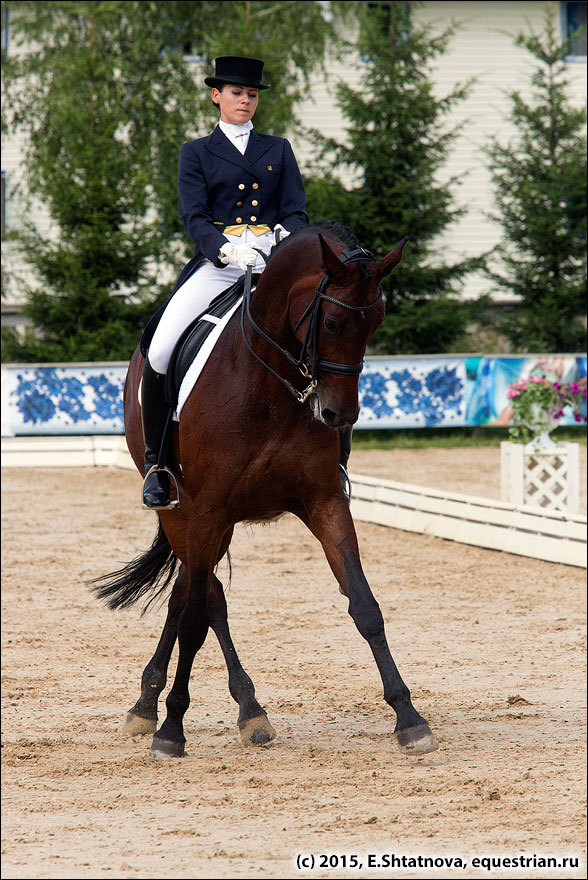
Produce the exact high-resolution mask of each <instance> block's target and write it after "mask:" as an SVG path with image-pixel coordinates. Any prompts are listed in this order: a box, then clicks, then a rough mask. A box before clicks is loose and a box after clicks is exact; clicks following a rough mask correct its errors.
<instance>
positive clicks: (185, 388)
mask: <svg viewBox="0 0 588 880" xmlns="http://www.w3.org/2000/svg"><path fill="white" fill-rule="evenodd" d="M242 302H243V297H242V296H241V297H239V299H238V300H237V302H236V303H235V305H234V306H232V307H231V308H230V309H229V311H228V312H227V313H226V315H223V317H222V318H216V317H215V316H214V315H202V317H201V320H202V321H210V322H211V323H212V324H216V326H215V328H214V330H212V331H211V332H210V333H209V334H208V336H207V337H206V339H205V340H204V342H203V344H202V346H201V348H200V350H199V351H198V353H197V354H196V357H195V358H194V360H193V361H192V364H191V366H190V368H189V370H188V372H187V373H186V375H185V376H184V379H183V381H182V384H181V386H180V392H179V394H178V405H177V408H176V411H175V413H174V419H175V421H176V422H179V420H180V414H181V412H182V407H183V406H184V404H185V402H186V401H187V399H188V397H189V395H190V392H191V391H192V389H193V388H194V385H195V384H196V381H197V379H198V377H199V376H200V373H201V372H202V370H203V369H204V365H205V364H206V362H207V360H208V358H209V357H210V354H211V352H212V350H213V348H214V346H215V345H216V343H217V342H218V340H219V338H220V335H221V333H222V332H223V330H224V329H225V327H226V326H227V324H228V323H229V321H230V320H231V318H232V317H233V315H234V314H235V312H236V311H237V309H238V308H239V306H240V305H241V303H242Z"/></svg>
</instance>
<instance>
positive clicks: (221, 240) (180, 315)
mask: <svg viewBox="0 0 588 880" xmlns="http://www.w3.org/2000/svg"><path fill="white" fill-rule="evenodd" d="M262 72H263V61H261V60H259V59H257V58H241V57H237V56H222V57H220V58H217V59H216V61H215V75H214V76H211V77H206V79H205V80H204V82H205V83H206V85H208V86H210V87H212V101H213V103H214V104H215V105H216V106H217V107H218V108H219V111H220V121H219V123H218V125H217V127H216V128H215V129H214V131H213V132H212V134H210V135H208V136H207V137H203V138H198V139H197V140H194V141H189V142H187V143H185V144H183V145H182V147H181V149H180V161H179V169H178V201H179V212H180V217H181V219H182V222H183V224H184V226H185V228H186V232H187V233H188V235H189V236H190V238H191V239H192V241H193V242H194V245H195V248H194V256H193V257H192V259H191V260H190V262H189V263H188V264H187V265H186V266H185V267H184V269H183V271H182V272H181V274H180V277H179V278H178V280H177V282H176V285H175V287H174V291H173V296H172V298H171V299H170V301H169V302H168V304H167V305H166V307H165V310H164V311H163V314H162V316H161V318H160V319H159V323H158V324H157V326H156V329H155V331H154V332H153V335H152V337H151V340H150V341H149V337H148V334H149V328H148V329H147V331H146V336H147V338H146V339H145V337H144V341H145V342H146V343H147V344H148V345H149V351H148V354H147V357H146V360H145V367H144V372H143V381H142V391H141V417H142V424H143V437H144V440H145V474H146V477H145V482H144V484H143V506H144V507H145V508H148V509H152V510H153V509H155V510H157V509H162V508H166V507H168V506H169V505H170V481H169V475H168V473H167V472H166V471H162V470H156V469H155V470H154V469H153V468H154V466H156V465H157V460H158V455H159V449H160V446H161V441H162V437H163V432H164V427H165V422H166V419H167V416H168V412H169V405H168V403H167V401H166V397H165V393H164V379H165V373H166V371H167V367H168V364H169V360H170V357H171V354H172V351H173V348H174V345H175V343H176V342H177V340H178V338H179V337H180V335H181V333H182V332H183V330H184V329H185V328H186V327H187V326H188V324H190V323H191V322H192V321H193V320H194V318H196V317H197V316H198V315H199V314H201V313H202V312H204V311H205V310H206V308H207V306H208V305H209V303H210V302H211V301H212V300H213V299H214V298H215V297H216V296H217V295H218V294H219V293H221V292H222V291H223V290H225V289H226V288H227V287H229V286H230V285H232V284H234V282H235V281H237V280H238V279H239V278H240V277H241V276H242V275H243V274H244V273H245V271H246V269H247V266H249V265H252V266H253V268H254V271H255V272H262V271H263V268H264V265H265V263H264V261H263V259H262V257H261V256H260V255H259V253H258V252H257V251H256V250H253V248H254V247H255V248H261V249H262V250H263V251H264V252H266V253H268V252H269V250H270V248H271V247H272V245H273V244H274V243H275V241H276V238H277V237H278V238H279V237H284V236H285V235H289V234H290V233H291V232H293V231H294V230H295V229H297V228H298V227H300V226H304V225H305V224H307V223H308V215H307V214H306V211H305V205H306V195H305V192H304V186H303V183H302V178H301V176H300V171H299V169H298V165H297V163H296V159H295V158H294V153H293V152H292V147H291V146H290V144H289V142H288V141H287V140H285V139H284V138H280V137H274V136H271V135H262V134H258V133H257V132H256V131H254V130H253V125H252V123H251V120H252V118H253V115H254V113H255V110H256V108H257V103H258V99H259V92H260V91H261V90H263V89H268V88H270V86H269V85H265V84H264V83H262V82H261V77H262ZM276 233H278V235H277V236H276Z"/></svg>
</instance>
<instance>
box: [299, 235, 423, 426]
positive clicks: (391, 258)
mask: <svg viewBox="0 0 588 880" xmlns="http://www.w3.org/2000/svg"><path fill="white" fill-rule="evenodd" d="M407 240H408V239H403V240H402V241H401V242H400V244H399V245H398V246H397V247H396V248H395V249H394V250H393V251H391V252H390V253H389V254H388V255H387V256H385V257H384V259H382V260H379V261H375V260H374V259H373V257H372V255H371V254H369V253H368V252H367V251H363V250H362V249H361V248H357V247H355V248H352V249H349V250H345V246H344V245H342V244H341V242H339V241H337V240H333V239H331V243H329V242H327V240H326V238H325V237H323V235H321V234H319V235H318V244H319V247H320V250H319V251H318V253H316V255H315V262H316V257H318V258H319V259H320V268H319V272H320V275H319V274H316V273H315V274H314V276H313V284H314V289H313V294H314V296H313V297H312V298H310V300H309V296H308V279H306V284H303V283H298V284H294V285H293V287H292V289H291V296H290V308H289V311H290V322H291V327H292V329H293V331H294V334H295V336H296V338H297V339H298V341H299V342H300V344H301V346H302V349H303V357H304V361H305V366H306V369H307V373H306V375H307V376H308V378H309V379H311V382H312V383H316V384H314V385H313V388H312V393H311V394H309V396H308V400H309V403H310V406H311V408H312V411H313V415H314V416H315V418H317V419H319V420H320V421H322V422H324V423H325V424H326V425H328V426H329V427H340V426H342V425H345V424H353V423H354V422H356V421H357V418H358V416H359V398H358V376H359V373H360V372H361V368H362V365H363V357H364V355H365V350H366V348H367V345H368V342H369V340H370V338H371V337H372V335H373V333H374V331H375V330H376V328H377V327H379V325H380V324H381V323H382V321H383V319H384V315H385V306H384V301H383V297H382V288H381V286H380V282H381V281H382V278H384V277H385V276H386V275H388V274H389V273H390V272H392V270H393V269H394V268H395V267H396V266H397V265H398V264H399V263H400V261H401V259H402V251H403V248H404V245H405V244H406V242H407ZM309 244H310V243H309ZM315 247H316V246H315ZM314 250H315V249H314V248H313V251H314ZM316 250H318V248H317V249H316ZM300 281H301V282H302V279H300ZM309 387H310V386H309Z"/></svg>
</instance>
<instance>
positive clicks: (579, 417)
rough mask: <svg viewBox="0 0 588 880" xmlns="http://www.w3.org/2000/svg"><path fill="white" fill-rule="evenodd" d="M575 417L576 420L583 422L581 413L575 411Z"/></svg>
mask: <svg viewBox="0 0 588 880" xmlns="http://www.w3.org/2000/svg"><path fill="white" fill-rule="evenodd" d="M574 419H575V421H576V422H581V421H582V416H581V415H580V413H574Z"/></svg>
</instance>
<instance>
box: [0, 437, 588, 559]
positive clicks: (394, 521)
mask: <svg viewBox="0 0 588 880" xmlns="http://www.w3.org/2000/svg"><path fill="white" fill-rule="evenodd" d="M2 463H3V466H4V467H100V466H101V467H120V468H129V469H133V470H134V467H135V466H134V464H133V462H132V459H131V457H130V455H129V453H128V451H127V447H126V443H125V440H124V438H123V437H113V436H110V437H109V436H95V437H68V436H61V437H10V438H8V437H7V438H2ZM137 477H138V475H137ZM351 483H352V490H353V496H352V502H351V512H352V514H353V516H354V518H355V519H356V520H360V521H364V522H371V523H376V524H378V525H382V526H391V527H392V528H396V529H402V530H404V531H409V532H418V533H421V534H428V535H433V536H435V537H439V538H446V539H448V540H451V541H457V542H459V543H463V544H472V545H476V546H479V547H487V548H489V549H492V550H502V551H504V552H507V553H514V554H516V555H519V556H529V557H532V558H535V559H543V560H547V561H549V562H560V563H564V564H566V565H573V566H579V567H584V568H585V567H586V531H587V528H586V527H587V519H586V516H581V515H579V514H566V513H565V512H562V511H545V510H543V509H542V508H540V507H530V506H525V505H515V504H509V503H506V502H503V501H494V500H493V499H489V498H481V497H476V496H470V495H460V494H457V493H454V492H445V491H441V490H437V489H429V488H426V487H422V486H412V485H409V484H407V483H397V482H394V481H392V480H384V479H380V478H374V477H368V476H363V475H361V474H353V473H352V474H351ZM138 491H139V483H138V484H137V492H138ZM137 497H138V496H137Z"/></svg>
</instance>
